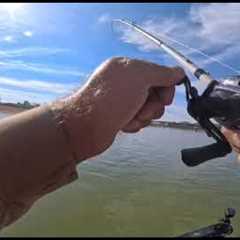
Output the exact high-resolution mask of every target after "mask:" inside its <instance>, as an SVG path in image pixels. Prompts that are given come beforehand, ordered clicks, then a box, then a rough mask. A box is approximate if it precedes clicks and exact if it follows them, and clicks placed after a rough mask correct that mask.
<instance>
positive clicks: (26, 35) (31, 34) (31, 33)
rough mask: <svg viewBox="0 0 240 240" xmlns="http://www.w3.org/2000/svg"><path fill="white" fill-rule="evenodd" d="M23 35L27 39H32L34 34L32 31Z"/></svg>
mask: <svg viewBox="0 0 240 240" xmlns="http://www.w3.org/2000/svg"><path fill="white" fill-rule="evenodd" d="M23 35H24V36H25V37H29V38H30V37H32V36H33V32H31V31H24V32H23Z"/></svg>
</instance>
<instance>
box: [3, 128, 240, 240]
mask: <svg viewBox="0 0 240 240" xmlns="http://www.w3.org/2000/svg"><path fill="white" fill-rule="evenodd" d="M210 141H211V139H209V138H208V137H206V135H205V134H204V133H202V132H193V131H184V130H175V129H167V128H153V127H149V128H146V129H144V130H143V131H141V132H139V133H137V134H129V135H128V134H120V135H119V136H118V137H117V139H116V141H115V143H114V144H113V145H112V147H111V148H110V149H108V150H107V151H106V152H104V153H103V154H102V155H99V156H98V157H96V158H94V159H92V160H89V161H86V162H83V163H81V164H80V165H79V166H78V173H79V179H78V180H77V181H75V182H74V183H72V184H70V185H68V186H66V187H64V188H62V189H59V190H57V191H55V192H53V193H51V194H49V195H47V196H45V197H44V198H42V199H41V200H39V201H38V202H37V203H36V204H35V205H34V207H33V208H32V209H31V211H29V212H28V213H27V214H26V215H25V216H24V217H23V218H21V219H20V220H19V221H17V223H15V224H14V225H12V226H10V227H8V228H6V229H5V230H3V231H2V234H1V235H2V236H19V237H20V236H40V237H43V236H177V235H179V234H182V233H184V232H186V231H190V230H193V229H195V228H198V227H201V226H205V225H208V224H212V223H215V222H216V221H217V220H218V219H219V218H221V217H223V211H224V209H225V208H227V207H234V208H236V210H237V216H236V217H235V218H234V220H233V224H234V227H235V232H234V234H233V236H240V187H239V185H240V163H239V162H238V161H237V158H236V155H235V154H230V155H228V157H227V158H225V159H224V158H219V159H215V160H212V161H211V162H209V163H205V164H203V165H201V166H198V167H195V168H188V167H186V166H185V165H184V164H183V163H182V162H181V159H180V150H181V148H184V147H193V146H200V145H203V144H207V143H209V142H210Z"/></svg>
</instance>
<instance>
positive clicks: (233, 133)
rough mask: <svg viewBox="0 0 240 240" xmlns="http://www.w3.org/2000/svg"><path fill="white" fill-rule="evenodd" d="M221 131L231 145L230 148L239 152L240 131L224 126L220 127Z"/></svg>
mask: <svg viewBox="0 0 240 240" xmlns="http://www.w3.org/2000/svg"><path fill="white" fill-rule="evenodd" d="M221 131H222V133H223V135H224V136H225V137H226V139H227V140H228V142H229V143H230V145H231V146H232V149H233V150H234V151H235V152H236V153H238V154H240V131H237V130H231V129H228V128H225V127H222V129H221ZM239 156H240V155H239Z"/></svg>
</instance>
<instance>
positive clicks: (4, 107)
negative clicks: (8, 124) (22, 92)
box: [0, 104, 29, 114]
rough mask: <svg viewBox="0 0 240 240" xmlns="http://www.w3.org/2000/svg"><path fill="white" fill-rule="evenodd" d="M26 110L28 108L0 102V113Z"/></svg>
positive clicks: (14, 112)
mask: <svg viewBox="0 0 240 240" xmlns="http://www.w3.org/2000/svg"><path fill="white" fill-rule="evenodd" d="M26 110H29V109H26V108H22V107H14V106H8V105H3V104H0V112H2V113H9V114H16V113H20V112H23V111H26Z"/></svg>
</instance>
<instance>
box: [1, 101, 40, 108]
mask: <svg viewBox="0 0 240 240" xmlns="http://www.w3.org/2000/svg"><path fill="white" fill-rule="evenodd" d="M1 105H5V106H12V107H20V108H25V109H31V108H34V107H38V106H40V104H38V103H30V102H29V101H26V100H25V101H24V102H23V103H21V102H18V103H1Z"/></svg>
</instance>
